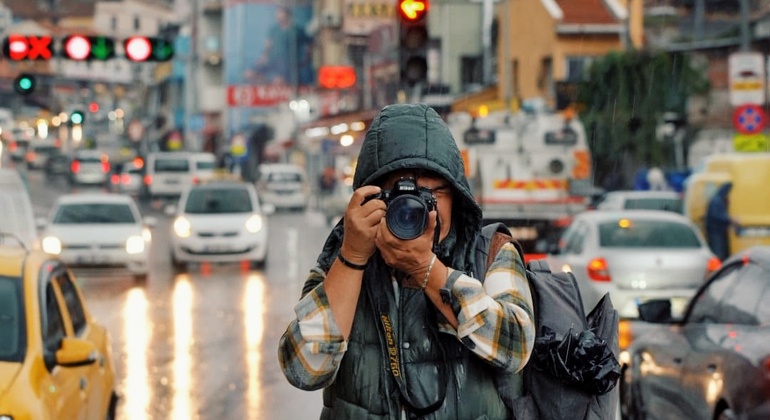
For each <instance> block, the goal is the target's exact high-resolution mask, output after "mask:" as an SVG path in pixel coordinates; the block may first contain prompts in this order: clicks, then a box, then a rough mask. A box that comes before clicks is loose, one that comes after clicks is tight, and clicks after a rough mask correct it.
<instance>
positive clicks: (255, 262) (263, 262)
mask: <svg viewBox="0 0 770 420" xmlns="http://www.w3.org/2000/svg"><path fill="white" fill-rule="evenodd" d="M249 265H250V266H251V268H256V269H259V270H261V269H263V268H265V266H266V265H267V252H266V253H265V256H264V257H262V259H261V260H253V261H251V262H250V264H249Z"/></svg>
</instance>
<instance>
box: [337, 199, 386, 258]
mask: <svg viewBox="0 0 770 420" xmlns="http://www.w3.org/2000/svg"><path fill="white" fill-rule="evenodd" d="M380 190H381V189H380V187H378V186H375V185H365V186H363V187H361V188H358V189H357V190H355V191H353V196H352V197H350V201H349V202H348V207H347V209H345V219H344V229H345V234H344V237H343V238H342V247H341V249H340V252H341V253H342V255H343V256H344V257H345V259H347V260H349V261H350V262H352V263H354V264H366V262H367V261H369V258H370V257H371V256H372V254H374V251H375V250H376V247H375V245H374V238H375V237H376V236H377V227H378V226H379V225H380V223H381V222H382V220H383V218H384V217H385V209H386V208H387V207H386V205H385V202H384V201H382V200H369V201H368V202H367V203H366V204H364V205H361V203H363V201H364V199H365V198H366V197H368V196H370V195H372V194H377V193H379V192H380Z"/></svg>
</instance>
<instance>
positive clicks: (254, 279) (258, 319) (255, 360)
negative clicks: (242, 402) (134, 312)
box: [243, 273, 267, 418]
mask: <svg viewBox="0 0 770 420" xmlns="http://www.w3.org/2000/svg"><path fill="white" fill-rule="evenodd" d="M243 295H244V296H243V314H244V323H243V324H244V327H245V329H246V331H245V332H244V335H245V337H246V369H247V372H248V378H247V381H248V382H247V384H248V385H247V387H248V388H247V393H246V399H247V407H248V413H249V418H255V417H254V416H256V415H258V414H259V413H260V412H261V411H262V399H261V394H262V383H261V380H260V377H261V373H262V372H260V366H261V364H262V352H261V351H260V348H259V346H260V345H261V344H262V339H263V338H264V335H265V310H266V308H267V301H266V299H265V279H264V277H263V276H262V275H258V274H254V273H252V274H250V275H249V277H248V280H247V281H246V290H245V293H244V294H243Z"/></svg>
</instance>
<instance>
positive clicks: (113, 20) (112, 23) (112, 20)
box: [110, 16, 118, 31]
mask: <svg viewBox="0 0 770 420" xmlns="http://www.w3.org/2000/svg"><path fill="white" fill-rule="evenodd" d="M110 29H112V30H113V31H116V30H118V18H117V17H115V16H113V17H111V18H110Z"/></svg>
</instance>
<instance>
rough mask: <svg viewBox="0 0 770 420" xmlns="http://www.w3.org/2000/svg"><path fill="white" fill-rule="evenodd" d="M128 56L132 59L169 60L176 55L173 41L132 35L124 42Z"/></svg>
mask: <svg viewBox="0 0 770 420" xmlns="http://www.w3.org/2000/svg"><path fill="white" fill-rule="evenodd" d="M123 49H124V50H125V52H126V58H128V59H129V60H131V61H168V60H170V59H171V57H173V56H174V46H173V45H172V43H171V41H168V40H165V39H161V38H148V37H146V36H132V37H130V38H128V39H126V40H125V41H124V43H123Z"/></svg>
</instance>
